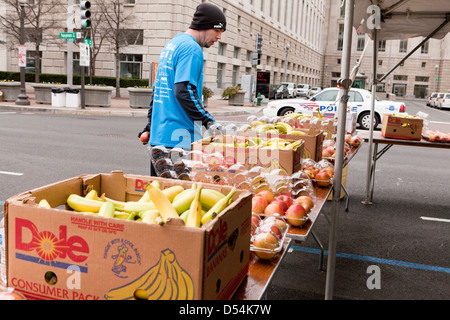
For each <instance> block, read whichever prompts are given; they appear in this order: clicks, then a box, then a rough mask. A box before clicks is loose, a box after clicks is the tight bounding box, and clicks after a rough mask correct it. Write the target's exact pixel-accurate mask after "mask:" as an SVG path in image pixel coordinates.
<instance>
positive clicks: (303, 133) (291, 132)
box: [289, 130, 306, 136]
mask: <svg viewBox="0 0 450 320" xmlns="http://www.w3.org/2000/svg"><path fill="white" fill-rule="evenodd" d="M289 134H295V135H298V136H303V135H305V134H306V133H305V132H303V131H298V130H292V131H290V132H289Z"/></svg>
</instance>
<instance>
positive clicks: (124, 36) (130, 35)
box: [119, 29, 144, 46]
mask: <svg viewBox="0 0 450 320" xmlns="http://www.w3.org/2000/svg"><path fill="white" fill-rule="evenodd" d="M119 42H120V44H122V45H125V46H129V45H138V46H142V45H143V44H144V30H142V29H123V30H121V34H120V39H119Z"/></svg>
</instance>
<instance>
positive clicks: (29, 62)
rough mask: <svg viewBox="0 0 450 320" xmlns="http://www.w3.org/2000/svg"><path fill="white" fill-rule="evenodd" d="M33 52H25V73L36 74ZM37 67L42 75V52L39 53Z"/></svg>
mask: <svg viewBox="0 0 450 320" xmlns="http://www.w3.org/2000/svg"><path fill="white" fill-rule="evenodd" d="M34 55H35V53H34V51H27V66H26V67H25V72H36V66H35V64H34ZM39 65H40V66H41V73H42V51H39Z"/></svg>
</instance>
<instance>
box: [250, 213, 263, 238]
mask: <svg viewBox="0 0 450 320" xmlns="http://www.w3.org/2000/svg"><path fill="white" fill-rule="evenodd" d="M251 221H252V225H251V234H255V232H256V229H257V228H258V227H259V224H260V223H261V218H260V217H259V216H258V215H256V214H252V220H251Z"/></svg>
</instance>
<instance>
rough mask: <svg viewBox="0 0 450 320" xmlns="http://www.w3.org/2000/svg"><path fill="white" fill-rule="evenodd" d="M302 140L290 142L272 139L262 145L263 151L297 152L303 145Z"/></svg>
mask: <svg viewBox="0 0 450 320" xmlns="http://www.w3.org/2000/svg"><path fill="white" fill-rule="evenodd" d="M302 142H303V141H302V140H295V141H290V140H286V139H282V138H271V139H269V140H267V141H264V142H262V143H261V145H260V148H261V149H279V150H295V149H297V147H298V146H300V145H301V144H302Z"/></svg>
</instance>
